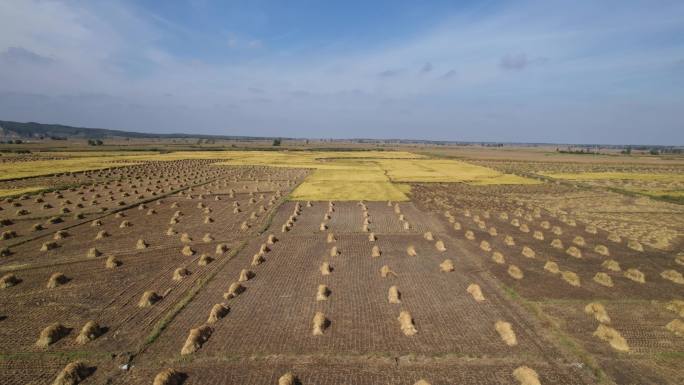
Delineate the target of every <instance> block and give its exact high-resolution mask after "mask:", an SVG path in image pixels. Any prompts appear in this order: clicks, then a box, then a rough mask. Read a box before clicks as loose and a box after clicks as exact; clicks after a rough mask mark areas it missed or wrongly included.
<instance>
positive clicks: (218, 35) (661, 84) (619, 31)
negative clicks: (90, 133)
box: [0, 0, 684, 143]
mask: <svg viewBox="0 0 684 385" xmlns="http://www.w3.org/2000/svg"><path fill="white" fill-rule="evenodd" d="M617 5H619V6H617ZM212 6H213V4H212V3H211V2H207V1H201V2H199V3H197V4H196V5H195V8H196V9H197V10H198V12H199V11H201V12H211V11H212V10H211V8H212ZM596 15H601V17H596ZM254 18H255V19H254V20H255V23H256V24H258V23H264V25H267V23H266V22H265V21H262V20H261V19H260V16H258V15H257V16H254ZM183 23H184V21H183V20H176V19H169V18H168V17H162V16H160V15H158V14H157V13H156V12H155V10H154V9H148V8H143V7H141V6H138V5H133V4H132V3H128V2H105V3H102V2H71V1H68V2H62V1H50V2H44V1H36V0H7V1H3V2H0V62H1V63H2V67H3V68H2V70H0V92H3V95H4V96H3V99H2V100H3V103H0V115H1V116H2V117H3V118H6V119H19V120H44V121H53V120H58V121H63V122H67V123H74V124H83V125H85V124H88V125H95V126H103V127H115V128H129V129H140V130H171V131H178V130H183V129H186V128H187V127H189V126H190V125H192V126H193V127H198V129H201V130H203V131H204V132H216V133H221V132H228V131H229V132H231V133H243V134H254V133H262V134H264V135H270V134H274V133H276V134H281V135H292V136H296V135H312V136H323V137H331V136H367V135H369V134H368V133H369V132H373V133H374V135H378V136H382V135H384V134H385V133H386V134H387V135H390V136H395V137H396V136H405V137H417V136H420V137H425V138H443V139H470V140H497V141H498V140H514V141H525V140H527V141H565V142H578V141H591V142H602V141H603V142H611V141H632V142H640V141H657V142H665V141H667V142H673V141H674V142H677V141H678V142H680V143H681V142H684V127H683V126H682V124H681V122H682V121H684V85H683V84H682V81H681V70H678V69H679V68H681V60H683V59H682V56H681V52H682V51H681V48H682V44H684V43H683V42H682V39H681V36H684V3H681V2H677V1H664V2H662V3H659V6H658V7H654V6H652V4H651V3H650V2H646V1H630V2H617V1H614V0H607V1H605V2H598V3H597V2H592V1H589V0H582V1H577V2H573V3H571V4H570V3H568V4H566V5H563V6H559V5H558V4H554V5H552V4H549V3H546V2H541V1H530V2H516V3H515V4H512V3H504V4H500V5H497V6H495V7H489V8H486V11H483V10H480V11H477V12H476V11H472V12H460V11H454V13H453V14H450V15H444V16H443V18H442V21H441V23H437V24H433V25H432V26H430V27H428V28H423V29H421V30H420V31H418V32H416V33H414V34H412V35H411V36H408V37H404V38H402V39H390V40H388V39H385V38H380V37H369V39H368V41H364V42H363V44H361V42H356V41H355V40H354V39H353V38H351V37H349V36H343V35H341V36H340V37H339V39H338V40H335V41H330V42H329V44H327V45H325V46H321V45H320V44H314V43H311V42H308V41H300V40H296V39H295V37H297V36H301V35H304V34H306V33H309V34H315V31H302V33H300V34H296V35H291V34H288V32H287V31H285V32H282V31H266V32H264V33H262V34H259V33H254V31H241V30H239V29H232V28H233V26H230V25H217V26H215V28H213V29H212V28H193V27H196V26H189V25H185V24H183ZM202 27H204V26H202ZM231 30H232V31H233V32H227V31H231ZM268 36H282V37H281V38H279V39H272V40H269V38H268ZM300 39H301V38H300ZM293 40H295V41H294V42H293ZM197 42H206V43H207V45H209V46H211V47H212V49H211V50H209V51H208V52H205V51H203V50H201V49H197V48H198V47H197V46H198V44H197ZM199 45H201V44H199ZM200 48H201V47H200ZM677 63H680V64H677ZM37 67H41V68H37ZM445 79H448V80H449V81H444V80H445ZM93 94H100V95H109V96H110V98H104V99H103V98H99V99H98V98H96V99H97V103H84V102H83V98H81V99H80V100H79V99H78V98H73V99H69V98H63V97H62V96H64V95H81V96H82V95H93ZM21 95H33V96H35V95H39V96H38V97H37V99H36V97H24V96H21ZM255 96H256V97H255ZM86 99H87V98H86ZM36 100H41V102H40V103H38V102H36ZM388 100H391V101H392V102H391V103H388V102H387V101H388ZM31 103H33V105H32V104H31ZM625 105H630V108H629V109H625V108H624V106H625ZM104 106H109V107H104ZM132 106H135V108H132ZM215 106H230V108H225V109H222V108H219V107H215ZM634 106H640V108H636V107H634ZM400 111H404V113H405V112H406V111H410V112H411V113H410V114H405V115H403V116H401V117H400V118H397V114H398V113H399V112H400ZM637 111H639V115H638V116H637ZM199 116H201V118H198V117H199ZM455 122H458V124H456V123H455ZM653 122H657V124H656V125H655V126H656V128H652V127H653V126H654V125H653V124H652V123H653ZM644 127H649V130H648V131H647V130H645V129H644ZM397 132H399V133H403V134H402V135H397ZM646 132H648V134H646ZM618 133H619V135H617V134H618Z"/></svg>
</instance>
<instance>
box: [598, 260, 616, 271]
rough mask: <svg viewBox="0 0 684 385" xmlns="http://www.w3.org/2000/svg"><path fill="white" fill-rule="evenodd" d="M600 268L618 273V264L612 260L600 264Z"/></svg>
mask: <svg viewBox="0 0 684 385" xmlns="http://www.w3.org/2000/svg"><path fill="white" fill-rule="evenodd" d="M601 266H602V267H603V268H604V269H608V270H611V271H620V264H619V263H618V261H616V260H614V259H608V260H606V261H603V263H602V264H601Z"/></svg>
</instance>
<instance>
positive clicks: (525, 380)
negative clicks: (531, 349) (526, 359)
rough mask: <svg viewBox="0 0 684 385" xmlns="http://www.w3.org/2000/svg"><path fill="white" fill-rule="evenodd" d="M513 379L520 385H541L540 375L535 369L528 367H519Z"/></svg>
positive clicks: (514, 372)
mask: <svg viewBox="0 0 684 385" xmlns="http://www.w3.org/2000/svg"><path fill="white" fill-rule="evenodd" d="M513 377H514V378H515V379H516V380H518V382H519V383H520V385H541V382H539V375H538V374H537V372H535V371H534V369H532V368H529V367H527V366H519V367H517V368H516V369H515V370H514V371H513Z"/></svg>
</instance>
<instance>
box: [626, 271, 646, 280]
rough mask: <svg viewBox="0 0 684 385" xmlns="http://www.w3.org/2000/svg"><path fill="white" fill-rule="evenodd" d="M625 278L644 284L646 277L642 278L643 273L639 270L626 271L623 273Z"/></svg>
mask: <svg viewBox="0 0 684 385" xmlns="http://www.w3.org/2000/svg"><path fill="white" fill-rule="evenodd" d="M625 278H628V279H631V280H632V281H634V282H637V283H645V282H646V276H644V273H642V272H641V271H640V270H639V269H627V271H625Z"/></svg>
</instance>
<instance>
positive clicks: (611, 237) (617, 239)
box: [608, 233, 622, 243]
mask: <svg viewBox="0 0 684 385" xmlns="http://www.w3.org/2000/svg"><path fill="white" fill-rule="evenodd" d="M608 240H609V241H611V242H615V243H620V242H622V238H620V235H618V234H616V233H610V234H608Z"/></svg>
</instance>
